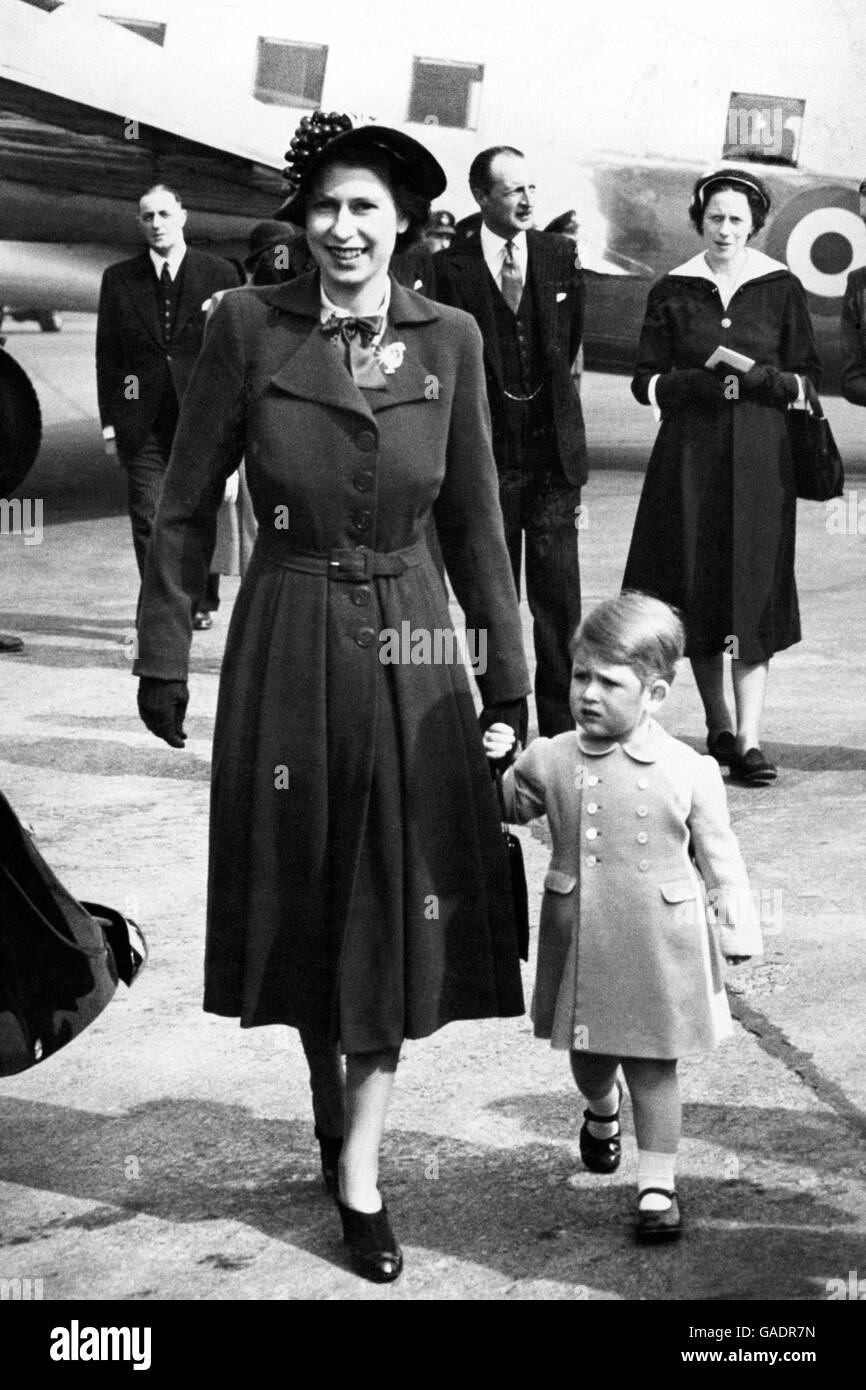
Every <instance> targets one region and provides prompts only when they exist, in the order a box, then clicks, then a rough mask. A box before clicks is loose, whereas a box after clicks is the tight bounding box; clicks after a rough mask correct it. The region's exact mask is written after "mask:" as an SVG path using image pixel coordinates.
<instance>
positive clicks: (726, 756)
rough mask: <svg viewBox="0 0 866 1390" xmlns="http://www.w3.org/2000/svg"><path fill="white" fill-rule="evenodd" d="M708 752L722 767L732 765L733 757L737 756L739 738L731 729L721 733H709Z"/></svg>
mask: <svg viewBox="0 0 866 1390" xmlns="http://www.w3.org/2000/svg"><path fill="white" fill-rule="evenodd" d="M707 752H708V753H709V755H710V757H711V758H715V760H716V762H717V763H719V764H720V766H722V767H730V765H731V759H732V758H734V757H736V753H737V740H736V738H735V737H734V735H733V734H732V732H731V730H730V729H723V730H722V732H721V733H720V734H707Z"/></svg>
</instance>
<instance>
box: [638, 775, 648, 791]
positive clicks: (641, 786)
mask: <svg viewBox="0 0 866 1390" xmlns="http://www.w3.org/2000/svg"><path fill="white" fill-rule="evenodd" d="M637 785H638V791H642V792H645V791H646V789H647V787H648V786H649V778H648V777H639V778H638V779H637Z"/></svg>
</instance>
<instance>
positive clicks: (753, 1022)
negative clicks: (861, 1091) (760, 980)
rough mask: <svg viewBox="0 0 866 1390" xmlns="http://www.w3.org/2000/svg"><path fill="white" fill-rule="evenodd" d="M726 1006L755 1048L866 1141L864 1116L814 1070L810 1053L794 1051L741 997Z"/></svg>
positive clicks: (819, 1071) (845, 1096) (733, 996)
mask: <svg viewBox="0 0 866 1390" xmlns="http://www.w3.org/2000/svg"><path fill="white" fill-rule="evenodd" d="M729 1003H730V1008H731V1013H732V1014H733V1016H734V1018H735V1019H736V1020H737V1021H738V1023H741V1024H742V1026H743V1027H744V1028H745V1029H746V1031H747V1032H748V1033H751V1034H752V1035H753V1036H754V1037H755V1038H756V1039H757V1042H758V1046H759V1047H760V1048H761V1049H762V1050H763V1051H764V1052H766V1053H767V1055H768V1056H769V1057H773V1058H775V1059H776V1061H779V1062H781V1063H782V1064H783V1066H785V1067H786V1068H787V1070H788V1071H790V1072H793V1074H794V1075H795V1076H798V1077H799V1078H800V1080H801V1081H803V1082H804V1083H805V1084H806V1085H807V1086H808V1087H809V1089H810V1090H811V1091H814V1093H815V1095H816V1096H817V1097H818V1099H819V1100H820V1101H822V1102H823V1104H824V1105H828V1106H829V1107H830V1109H831V1110H833V1111H835V1113H836V1114H837V1115H838V1116H839V1117H840V1119H843V1120H845V1122H846V1123H847V1124H849V1125H850V1126H851V1128H852V1129H854V1130H856V1132H857V1134H858V1136H859V1137H860V1138H861V1139H863V1140H866V1115H864V1113H863V1111H862V1110H861V1109H860V1108H859V1106H857V1105H855V1104H854V1102H853V1101H852V1100H851V1099H850V1098H849V1097H848V1096H847V1095H846V1094H845V1092H844V1091H843V1090H842V1087H841V1086H839V1085H837V1084H836V1082H835V1081H833V1080H831V1078H830V1077H829V1076H827V1074H826V1073H825V1072H823V1071H822V1070H821V1068H820V1067H818V1066H816V1064H815V1062H814V1061H813V1060H812V1053H811V1052H804V1051H803V1050H802V1049H801V1048H799V1047H795V1046H794V1044H793V1043H792V1042H791V1040H790V1038H789V1037H787V1035H786V1034H785V1033H784V1032H783V1031H782V1029H781V1028H779V1027H778V1025H777V1024H775V1023H771V1022H770V1020H769V1019H768V1018H767V1016H766V1014H763V1013H761V1011H760V1009H755V1008H753V1007H752V1005H751V1004H748V1003H746V1001H745V999H744V998H743V997H742V996H741V995H730V996H729Z"/></svg>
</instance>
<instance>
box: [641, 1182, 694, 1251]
mask: <svg viewBox="0 0 866 1390" xmlns="http://www.w3.org/2000/svg"><path fill="white" fill-rule="evenodd" d="M648 1192H657V1193H658V1195H659V1196H660V1197H670V1199H671V1204H670V1206H669V1207H665V1209H664V1211H641V1209H640V1207H638V1213H637V1221H636V1222H635V1228H634V1233H635V1236H636V1238H637V1239H638V1240H639V1241H640V1242H641V1244H642V1245H656V1244H658V1243H659V1242H661V1241H665V1240H679V1238H680V1236H681V1235H682V1233H683V1218H682V1212H681V1211H680V1204H679V1201H678V1199H677V1194H676V1193H675V1192H669V1191H668V1190H667V1189H666V1188H664V1187H645V1188H644V1190H643V1192H642V1193H641V1194H640V1195H641V1197H645V1196H646V1194H647V1193H648Z"/></svg>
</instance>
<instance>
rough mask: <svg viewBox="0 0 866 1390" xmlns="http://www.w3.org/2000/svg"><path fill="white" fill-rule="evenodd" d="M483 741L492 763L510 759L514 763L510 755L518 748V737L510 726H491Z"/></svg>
mask: <svg viewBox="0 0 866 1390" xmlns="http://www.w3.org/2000/svg"><path fill="white" fill-rule="evenodd" d="M481 741H482V743H483V745H484V751H485V753H486V754H487V756H488V758H489V759H490V761H491V762H499V760H500V759H501V758H508V762H509V763H510V762H512V761H513V758H512V757H509V754H511V753H512V752H513V750H514V749H515V748H516V746H517V736H516V735H515V732H514V730H513V729H512V727H511V725H510V724H491V725H490V728H489V729H487V730H486V732H485V734H484V737H483V739H482V740H481ZM507 765H508V764H507V763H506V764H505V766H507Z"/></svg>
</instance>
